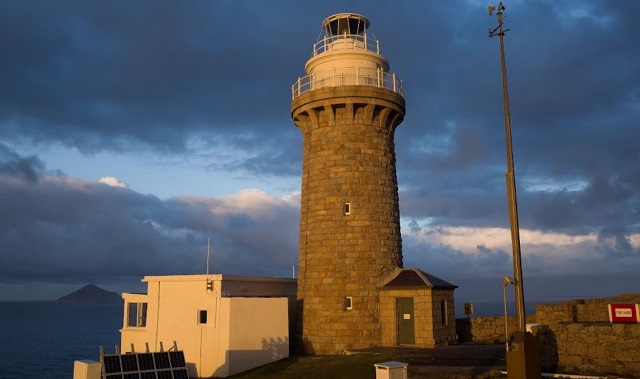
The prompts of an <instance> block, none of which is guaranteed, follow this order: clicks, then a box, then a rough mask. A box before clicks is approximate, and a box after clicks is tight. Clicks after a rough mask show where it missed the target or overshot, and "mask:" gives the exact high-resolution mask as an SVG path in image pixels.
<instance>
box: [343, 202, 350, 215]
mask: <svg viewBox="0 0 640 379" xmlns="http://www.w3.org/2000/svg"><path fill="white" fill-rule="evenodd" d="M342 213H344V215H345V216H348V215H350V214H351V203H344V204H342Z"/></svg>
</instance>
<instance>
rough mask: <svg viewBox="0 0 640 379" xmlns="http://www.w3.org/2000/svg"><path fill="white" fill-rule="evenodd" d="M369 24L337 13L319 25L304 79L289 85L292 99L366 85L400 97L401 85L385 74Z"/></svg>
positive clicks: (361, 18)
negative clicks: (311, 93) (309, 93)
mask: <svg viewBox="0 0 640 379" xmlns="http://www.w3.org/2000/svg"><path fill="white" fill-rule="evenodd" d="M369 25H370V23H369V20H368V19H367V18H366V17H364V16H362V15H359V14H355V13H338V14H335V15H333V16H329V17H327V18H326V19H325V20H324V21H323V22H322V32H323V33H322V35H321V37H320V39H319V40H318V41H317V42H316V43H315V44H314V45H313V55H312V56H311V58H310V59H309V60H308V61H307V64H306V65H305V72H306V74H307V76H304V77H301V78H298V80H297V81H296V82H295V83H294V84H293V85H292V99H295V98H296V97H298V96H300V95H301V94H302V93H304V92H307V91H311V90H314V89H318V88H323V87H335V86H344V85H366V86H375V87H381V88H386V89H389V90H392V91H394V92H397V93H399V94H402V82H401V81H400V79H398V78H396V76H395V74H391V73H389V62H388V61H387V60H386V59H385V57H383V56H382V55H381V54H380V43H379V42H378V40H376V39H375V37H373V36H370V35H369V33H368V29H369Z"/></svg>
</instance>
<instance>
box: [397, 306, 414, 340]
mask: <svg viewBox="0 0 640 379" xmlns="http://www.w3.org/2000/svg"><path fill="white" fill-rule="evenodd" d="M396 320H398V345H415V344H416V334H415V326H414V323H413V298H412V297H399V298H397V299H396Z"/></svg>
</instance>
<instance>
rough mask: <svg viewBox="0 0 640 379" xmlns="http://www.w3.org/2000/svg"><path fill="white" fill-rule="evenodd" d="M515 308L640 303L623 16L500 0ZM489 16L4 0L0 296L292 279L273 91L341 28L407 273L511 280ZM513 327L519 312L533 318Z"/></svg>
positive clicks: (630, 50)
mask: <svg viewBox="0 0 640 379" xmlns="http://www.w3.org/2000/svg"><path fill="white" fill-rule="evenodd" d="M504 3H505V6H506V10H505V19H504V21H505V28H507V29H509V31H508V32H507V33H506V36H505V52H506V63H507V75H508V88H509V102H510V111H511V127H512V133H513V151H514V160H515V175H516V183H517V196H518V212H519V221H520V236H521V250H522V262H523V274H524V292H525V298H526V300H527V302H543V301H559V300H565V299H573V298H591V297H600V296H613V295H617V294H620V293H630V292H640V275H638V272H639V271H640V142H639V141H640V125H639V124H640V65H639V64H638V62H640V44H638V43H637V40H638V37H639V36H640V23H638V22H637V19H638V18H639V17H640V2H637V1H635V0H619V1H604V0H603V1H595V0H584V1H580V2H576V1H570V0H554V1H551V0H540V1H516V0H514V1H505V2H504ZM488 5H497V4H493V3H490V2H485V1H475V0H457V1H423V2H417V1H408V0H405V1H382V0H371V1H366V2H365V1H315V2H311V1H284V0H271V1H269V2H264V1H246V0H235V1H188V2H175V1H165V0H154V1H135V2H132V1H124V0H115V1H108V2H86V1H70V0H62V1H56V2H43V1H35V0H26V1H5V2H3V3H2V11H1V12H0V57H1V59H0V83H2V85H1V86H0V300H53V299H56V298H57V297H60V296H63V295H66V294H67V293H69V292H72V291H74V290H76V289H78V288H80V287H82V286H83V285H86V284H89V283H93V284H96V285H98V286H101V287H103V288H106V289H109V290H112V291H117V292H140V291H144V290H145V287H144V286H143V283H141V279H142V277H143V276H145V275H173V274H200V273H204V272H206V269H207V268H206V257H207V241H208V239H210V241H211V242H210V249H209V254H210V257H211V259H210V262H211V263H210V268H209V270H210V272H214V273H223V274H234V275H269V276H281V277H291V276H292V274H293V273H294V272H296V267H295V266H296V265H297V250H298V246H297V245H298V230H299V217H300V213H299V212H300V184H301V170H302V162H301V161H302V136H301V133H300V131H299V130H298V129H297V128H296V127H295V125H294V124H293V122H292V121H291V114H290V105H291V85H292V84H293V83H294V82H295V81H296V80H297V78H298V77H299V76H304V75H305V72H304V65H305V63H306V61H307V60H308V59H309V58H310V57H311V53H312V47H313V44H314V43H315V42H316V41H317V40H318V38H319V37H320V36H321V26H322V21H323V20H324V19H325V18H326V17H328V16H330V15H332V14H335V13H340V12H354V13H359V14H363V15H364V16H366V17H367V18H368V19H369V20H370V22H371V28H370V32H372V33H373V35H374V36H375V37H376V38H377V39H378V40H379V41H380V47H381V53H382V54H383V55H384V56H385V57H386V58H387V59H388V60H389V62H390V65H391V69H390V71H391V72H393V73H395V74H396V75H397V76H398V77H399V78H400V79H401V80H402V81H403V89H404V92H403V95H404V97H405V100H406V116H405V119H404V122H403V123H402V124H401V125H400V126H399V127H398V129H397V130H396V135H395V147H396V160H397V175H398V183H399V199H400V213H401V226H402V228H401V229H402V230H401V231H402V240H403V255H404V262H405V267H419V268H421V269H422V270H424V271H427V272H429V273H431V274H433V275H436V276H438V277H441V278H443V279H445V280H447V281H449V282H452V283H454V284H457V285H458V286H459V288H458V289H457V290H456V299H457V301H460V302H461V301H467V302H483V301H501V300H502V278H503V277H504V276H513V265H512V258H511V256H512V253H511V241H510V234H509V215H508V209H507V200H506V189H505V173H506V170H507V163H506V159H507V158H506V146H505V145H506V143H505V127H504V117H503V98H502V82H501V80H502V79H501V70H500V49H499V41H498V39H497V38H492V39H489V38H488V30H489V29H493V28H494V27H495V26H497V19H496V16H495V14H494V16H493V17H490V16H489V15H488V12H487V6H488ZM528 311H529V309H528Z"/></svg>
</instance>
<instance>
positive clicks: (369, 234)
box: [291, 13, 405, 354]
mask: <svg viewBox="0 0 640 379" xmlns="http://www.w3.org/2000/svg"><path fill="white" fill-rule="evenodd" d="M368 28H369V20H367V19H366V18H365V17H364V16H361V15H358V14H352V13H341V14H336V15H333V16H330V17H328V18H327V19H325V20H324V22H323V23H322V29H323V36H322V37H321V38H320V40H319V41H318V42H316V43H315V44H314V46H313V55H312V57H311V58H310V59H309V60H308V61H307V63H306V65H305V71H306V76H304V77H301V78H299V79H298V80H297V81H296V82H295V83H294V84H293V86H292V90H293V101H292V104H291V115H292V118H293V121H294V123H295V125H296V126H297V127H298V128H299V129H300V131H301V132H302V134H303V139H304V154H303V174H302V200H301V217H300V240H299V277H298V328H299V331H298V337H299V338H300V339H301V341H299V342H301V343H302V346H303V349H304V351H305V352H307V353H315V354H332V353H341V352H343V351H344V350H345V349H357V348H367V347H372V346H380V345H381V341H382V327H381V321H380V298H379V293H378V289H379V287H380V286H381V285H383V284H384V281H385V279H386V278H388V277H389V276H390V275H391V274H392V273H393V272H396V271H397V270H398V268H399V267H402V246H401V237H400V220H399V209H398V183H397V179H396V167H395V151H394V131H395V129H396V127H397V126H398V125H399V124H400V123H401V122H402V120H403V118H404V114H405V101H404V98H403V97H402V83H401V81H400V80H399V79H398V78H396V76H395V74H392V73H390V72H389V62H388V61H387V60H386V59H385V57H384V56H382V55H381V54H380V46H379V43H378V41H377V40H375V39H374V38H372V37H371V36H370V35H369V34H368V33H367V30H368Z"/></svg>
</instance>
